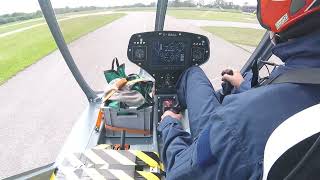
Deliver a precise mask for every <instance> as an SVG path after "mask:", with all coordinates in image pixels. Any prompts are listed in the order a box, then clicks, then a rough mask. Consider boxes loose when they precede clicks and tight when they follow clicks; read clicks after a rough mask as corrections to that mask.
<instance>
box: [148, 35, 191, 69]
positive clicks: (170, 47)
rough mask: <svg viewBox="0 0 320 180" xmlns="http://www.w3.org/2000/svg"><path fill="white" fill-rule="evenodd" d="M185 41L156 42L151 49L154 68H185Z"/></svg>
mask: <svg viewBox="0 0 320 180" xmlns="http://www.w3.org/2000/svg"><path fill="white" fill-rule="evenodd" d="M186 46H187V43H186V42H184V41H171V40H156V41H153V42H152V47H151V65H152V66H166V65H171V66H184V64H185V58H186V51H187V49H186Z"/></svg>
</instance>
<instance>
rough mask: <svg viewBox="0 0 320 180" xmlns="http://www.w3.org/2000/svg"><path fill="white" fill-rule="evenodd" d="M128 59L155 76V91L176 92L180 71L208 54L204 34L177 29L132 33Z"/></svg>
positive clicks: (157, 92) (208, 44) (193, 64)
mask: <svg viewBox="0 0 320 180" xmlns="http://www.w3.org/2000/svg"><path fill="white" fill-rule="evenodd" d="M127 56H128V59H129V60H130V61H131V62H133V63H135V64H136V65H138V66H140V67H141V68H142V69H144V70H145V71H147V72H148V73H149V74H150V75H152V76H153V77H154V78H155V81H156V83H155V88H156V94H172V93H175V84H176V82H177V80H178V78H179V76H180V75H181V74H182V72H183V71H184V70H186V69H188V68H189V67H191V66H199V65H201V64H204V63H205V62H207V61H208V59H209V57H210V42H209V39H208V38H207V37H206V36H203V35H199V34H193V33H188V32H179V31H153V32H143V33H137V34H134V35H132V36H131V38H130V41H129V45H128V50H127Z"/></svg>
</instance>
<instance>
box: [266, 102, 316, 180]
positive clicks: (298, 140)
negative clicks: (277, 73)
mask: <svg viewBox="0 0 320 180" xmlns="http://www.w3.org/2000/svg"><path fill="white" fill-rule="evenodd" d="M319 117H320V104H318V105H315V106H312V107H310V108H308V109H305V110H303V111H301V112H299V113H297V114H295V115H294V116H292V117H290V118H289V119H288V120H286V121H285V122H283V123H282V124H281V125H280V126H279V127H277V128H276V129H275V130H274V132H273V133H272V134H271V136H270V137H269V139H268V141H267V144H266V147H265V151H264V173H263V180H278V179H281V180H283V179H286V180H289V179H290V180H293V179H306V180H307V179H320V165H319V162H320V145H319V142H320V138H319V137H320V136H319V135H320V119H319ZM310 149H312V150H313V151H310ZM306 154H308V155H306ZM298 167H299V168H298ZM289 174H290V176H289V177H288V175H289Z"/></svg>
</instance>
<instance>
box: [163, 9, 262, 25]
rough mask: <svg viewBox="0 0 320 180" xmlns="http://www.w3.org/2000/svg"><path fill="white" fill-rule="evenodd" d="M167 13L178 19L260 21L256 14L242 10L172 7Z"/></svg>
mask: <svg viewBox="0 0 320 180" xmlns="http://www.w3.org/2000/svg"><path fill="white" fill-rule="evenodd" d="M167 14H168V15H170V16H174V17H176V18H178V19H197V20H214V21H233V22H246V23H258V20H257V17H256V15H254V14H245V13H241V12H226V11H207V10H176V9H172V10H168V12H167Z"/></svg>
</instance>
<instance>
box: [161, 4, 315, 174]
mask: <svg viewBox="0 0 320 180" xmlns="http://www.w3.org/2000/svg"><path fill="white" fill-rule="evenodd" d="M296 2H298V1H293V0H282V1H273V0H258V12H257V16H258V19H259V21H260V23H261V25H262V26H263V27H265V28H267V29H268V30H270V31H272V32H273V33H272V41H273V42H275V43H276V45H275V47H274V48H273V53H274V55H276V56H278V57H279V58H280V59H281V60H282V61H283V62H284V65H283V66H280V67H278V68H277V69H275V70H274V71H273V72H272V73H271V75H270V78H272V77H275V76H277V75H279V74H283V73H286V72H288V71H289V70H294V69H302V68H320V18H319V16H320V0H304V1H303V3H296ZM299 2H300V1H299ZM223 78H224V79H225V80H227V81H229V82H230V83H232V84H233V85H234V86H235V88H236V89H238V90H240V92H241V93H234V94H231V95H228V96H226V97H225V98H224V100H223V102H220V101H219V100H218V97H217V95H216V94H215V90H214V89H213V87H212V85H211V84H210V82H209V80H208V78H207V77H206V75H205V74H204V72H203V71H202V70H201V69H200V68H199V67H191V68H190V69H188V70H187V71H185V72H184V74H183V75H182V76H181V77H180V80H179V82H178V87H177V92H178V96H179V101H180V103H181V105H182V106H183V107H185V108H187V109H188V115H189V120H190V127H191V129H190V131H191V133H188V132H186V131H185V130H184V129H183V128H182V125H181V122H180V120H181V118H182V116H181V115H180V114H175V113H173V112H171V111H166V112H165V113H164V114H163V116H162V121H161V122H160V124H159V126H158V131H159V132H160V134H161V138H162V141H163V151H162V158H163V161H164V164H165V168H166V174H167V176H166V177H167V179H183V180H186V179H210V180H215V179H216V180H224V179H226V180H242V179H245V180H248V179H250V180H255V179H260V178H261V177H262V173H263V172H262V171H263V153H264V148H265V145H266V142H267V140H268V138H269V136H270V135H271V133H272V132H273V131H274V130H275V128H276V127H278V126H279V125H280V124H281V123H282V122H284V121H285V120H286V119H288V118H289V117H290V116H292V115H294V114H296V113H298V112H299V111H301V110H303V109H306V108H308V107H310V106H313V105H315V104H318V103H319V102H320V93H319V92H320V87H319V86H317V85H301V84H293V83H282V84H269V85H264V86H260V87H258V88H251V87H249V88H248V87H247V88H242V86H247V85H248V80H245V79H243V78H242V77H241V75H240V74H239V73H235V74H234V75H233V76H226V75H225V76H224V77H223ZM241 88H242V90H241Z"/></svg>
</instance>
